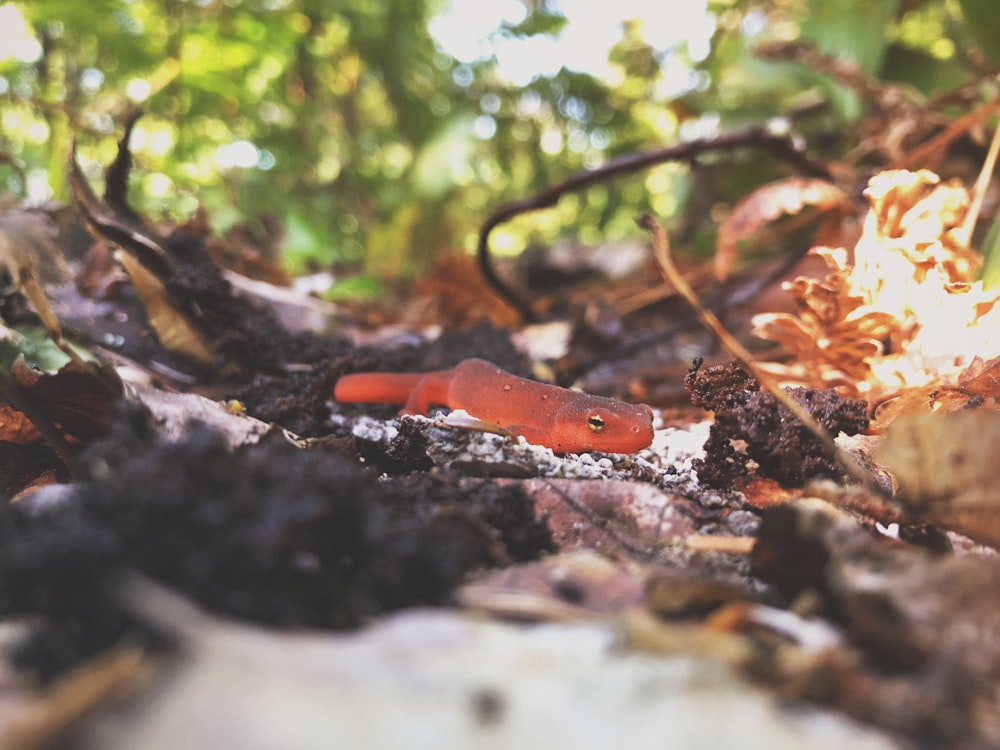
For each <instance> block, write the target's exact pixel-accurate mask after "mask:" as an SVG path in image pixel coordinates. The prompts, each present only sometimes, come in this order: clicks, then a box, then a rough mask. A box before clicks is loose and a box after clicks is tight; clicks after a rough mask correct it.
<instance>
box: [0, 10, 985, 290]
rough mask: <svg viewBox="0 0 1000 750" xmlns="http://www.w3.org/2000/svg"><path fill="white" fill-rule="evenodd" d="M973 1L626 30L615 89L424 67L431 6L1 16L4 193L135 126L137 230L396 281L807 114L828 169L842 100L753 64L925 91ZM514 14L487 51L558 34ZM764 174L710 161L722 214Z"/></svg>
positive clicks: (626, 198)
mask: <svg viewBox="0 0 1000 750" xmlns="http://www.w3.org/2000/svg"><path fill="white" fill-rule="evenodd" d="M976 4H978V5H979V6H982V5H984V3H982V2H979V3H973V1H972V0H962V1H961V2H958V0H925V1H922V2H921V1H919V0H810V1H809V2H807V1H806V0H771V1H767V0H761V1H760V2H750V1H749V0H712V1H711V2H709V10H710V11H711V13H712V14H713V17H714V20H715V31H714V34H713V35H712V37H711V45H710V47H709V48H708V49H707V50H705V51H704V52H703V53H702V52H699V53H698V54H694V55H693V54H692V51H691V49H690V48H689V47H688V45H685V44H684V43H681V44H678V45H676V46H675V47H672V48H670V49H666V50H657V49H653V48H652V47H651V46H650V45H649V44H648V43H647V42H646V40H645V37H644V28H643V25H642V24H641V23H638V22H635V23H627V24H625V25H624V27H623V28H622V34H621V41H620V42H619V43H618V44H617V45H616V46H615V47H614V48H613V49H612V50H611V53H610V63H611V70H612V75H611V77H610V79H608V80H603V79H599V78H596V77H594V76H592V75H590V74H587V73H583V72H579V71H575V70H572V69H569V68H566V67H563V68H562V69H561V70H559V71H558V72H557V73H555V74H554V75H551V76H543V77H536V78H535V79H534V80H532V81H531V82H530V83H528V84H527V85H523V86H516V85H513V84H512V83H510V82H509V81H506V80H505V79H504V78H503V77H501V75H500V74H499V72H498V68H497V64H496V61H495V60H494V59H491V58H489V57H486V58H484V59H482V60H479V61H476V62H472V63H463V62H460V61H458V60H456V59H454V58H452V57H450V56H449V55H447V54H445V53H444V52H442V51H441V49H439V48H438V47H437V46H436V44H435V41H434V39H433V38H432V36H431V34H430V33H429V31H428V22H429V21H430V20H431V19H432V18H433V17H434V16H435V14H437V13H441V12H444V11H446V10H447V2H446V0H337V2H324V0H301V1H299V2H295V1H294V0H180V1H178V0H93V1H92V2H86V3H83V2H80V0H34V1H33V2H14V3H7V4H5V5H0V15H2V18H0V21H10V19H11V18H13V17H14V16H13V15H11V14H12V12H13V11H17V14H18V15H19V16H22V17H23V18H24V19H25V20H26V22H27V24H28V26H29V31H28V37H27V38H26V39H21V40H20V42H19V44H21V45H22V47H23V50H22V51H21V52H20V53H18V52H17V51H15V50H13V49H11V50H8V51H7V52H6V53H5V51H4V50H3V49H0V139H2V140H0V156H5V157H7V158H8V159H12V160H14V161H15V162H16V163H18V164H20V165H23V168H24V169H23V171H22V170H19V169H13V168H9V167H7V166H4V164H3V163H0V186H3V185H5V186H6V188H7V189H8V190H9V191H11V192H14V193H20V194H22V195H24V194H27V193H28V192H31V193H34V194H36V195H37V194H38V193H39V189H38V188H39V186H40V185H41V186H46V185H47V186H48V189H49V191H50V194H51V195H53V196H54V197H57V198H65V197H66V190H65V187H64V178H65V164H66V159H67V154H68V151H69V147H70V139H71V137H72V136H74V135H75V136H76V137H77V139H78V141H79V143H80V148H81V155H82V159H83V160H84V162H85V165H86V166H88V168H89V171H90V173H91V175H92V176H93V177H94V178H95V179H99V175H100V165H101V164H106V163H107V162H108V161H109V160H110V159H111V158H112V155H113V152H114V143H115V138H116V135H117V133H119V132H120V129H119V128H120V123H121V122H122V120H123V119H124V117H125V115H126V113H127V112H128V111H129V110H130V108H132V107H134V106H142V107H143V108H144V110H145V111H146V112H147V113H148V114H147V115H146V116H145V117H144V118H143V119H142V120H141V121H140V123H139V125H138V127H137V128H136V130H135V133H134V135H133V138H132V142H131V145H132V148H133V150H134V152H135V154H136V162H137V164H136V169H135V172H134V174H133V181H134V185H133V193H132V195H133V200H134V202H135V203H136V205H137V207H138V208H139V209H140V210H142V211H145V212H148V213H152V214H153V215H164V214H165V215H168V216H170V217H172V218H174V219H178V220H179V219H184V218H186V217H188V216H190V215H191V214H192V213H193V212H194V211H195V210H196V209H197V208H198V207H201V208H203V209H205V210H206V211H207V212H208V215H209V216H210V218H211V219H212V221H213V223H214V224H215V226H216V227H217V228H220V229H224V228H225V227H227V226H229V225H231V224H234V223H237V222H241V223H248V224H250V225H251V226H253V224H254V222H255V221H257V220H259V218H260V217H262V216H265V215H266V216H269V217H275V218H277V219H279V220H280V221H281V222H282V223H283V226H284V227H285V230H286V237H285V253H286V254H285V259H286V261H287V263H288V266H289V268H290V269H291V270H292V271H293V272H301V271H303V270H305V269H308V268H317V267H319V268H322V267H327V266H329V265H331V264H338V263H349V264H356V265H357V266H359V267H361V268H363V269H364V270H365V271H366V272H367V273H369V274H371V275H373V276H391V275H399V274H403V275H405V274H412V273H414V272H417V271H419V270H421V269H422V268H424V267H425V266H426V264H427V263H428V262H429V261H430V260H431V259H433V257H434V256H435V255H436V254H438V253H441V252H443V251H446V250H449V249H454V248H466V249H469V248H471V247H472V246H473V244H474V238H475V232H476V229H477V227H478V225H479V224H480V223H481V222H482V220H483V219H484V218H485V217H486V216H487V215H488V214H489V213H490V211H491V210H492V208H494V207H496V206H498V205H500V204H501V203H503V202H504V201H507V200H510V199H513V198H518V197H523V196H526V195H528V194H530V193H532V192H533V191H535V190H537V189H539V188H541V187H543V186H545V185H546V184H549V183H551V182H553V181H556V180H559V179H562V178H564V177H566V176H568V175H569V174H571V173H573V172H574V171H577V170H580V169H583V168H586V167H592V166H595V165H597V164H600V163H602V162H604V161H606V160H608V159H610V158H613V157H614V156H616V155H619V154H622V153H626V152H629V151H634V150H639V149H644V148H653V147H661V146H663V145H666V144H669V143H672V142H675V141H677V140H678V139H681V138H689V137H695V136H702V135H711V134H713V133H715V132H718V131H719V130H720V129H726V128H731V127H738V126H741V125H746V124H750V123H753V124H760V123H762V122H765V121H768V120H769V119H770V118H774V117H780V116H784V115H786V114H788V113H789V112H793V111H796V110H797V108H800V107H801V104H802V102H804V101H813V100H819V101H822V102H825V103H826V106H824V107H821V108H819V109H818V110H817V114H815V115H813V116H811V117H809V118H805V119H800V120H797V121H796V123H795V125H796V127H797V128H799V129H801V130H802V131H803V132H804V134H805V135H806V137H807V139H808V140H809V142H810V143H811V144H822V145H823V148H824V149H826V155H829V156H837V155H838V149H844V150H846V149H847V148H849V147H850V146H851V145H853V143H852V142H851V141H850V139H849V138H845V137H844V132H845V128H847V127H849V124H850V122H852V121H853V120H854V119H856V118H857V117H858V116H859V101H858V100H857V98H856V97H855V96H854V95H853V94H851V93H850V92H847V91H846V90H844V89H843V88H842V87H840V86H839V85H838V84H836V83H834V82H832V81H831V80H830V79H829V77H827V76H824V75H822V74H820V73H817V72H815V71H809V70H807V69H804V68H803V67H802V66H799V65H795V64H793V63H776V62H771V61H765V60H761V59H758V58H756V57H754V56H753V54H752V49H753V47H754V46H755V45H756V44H758V43H760V42H762V41H769V40H775V39H779V40H788V39H796V38H803V39H809V40H811V41H813V42H814V43H815V44H816V45H817V47H819V48H820V49H821V50H824V51H828V52H831V53H835V54H837V55H838V56H842V57H849V58H851V59H854V60H855V61H856V62H858V64H859V65H860V66H861V68H862V69H863V70H864V71H865V72H866V73H868V74H870V75H871V76H873V77H879V76H888V77H891V78H893V79H895V80H902V81H904V82H906V83H907V84H910V85H911V86H912V87H913V88H914V90H916V91H920V92H924V93H931V92H934V91H936V90H940V89H941V88H942V87H943V86H946V85H949V86H950V85H954V84H955V83H956V82H959V81H961V80H962V79H963V77H964V76H965V75H966V72H965V71H966V69H967V68H966V65H965V62H966V61H965V58H964V57H963V55H962V53H963V51H965V50H967V49H969V47H970V46H971V41H972V38H971V36H970V34H969V33H968V31H967V30H966V28H965V26H964V25H963V23H962V10H963V8H971V7H972V6H973V5H976ZM527 5H528V8H529V10H530V12H529V13H528V14H527V15H526V17H525V19H524V20H523V21H522V22H520V23H518V24H515V25H510V26H508V27H506V28H501V29H499V30H498V31H497V34H501V35H507V36H514V37H531V36H535V35H558V34H559V33H560V32H561V30H562V29H563V27H564V25H565V22H566V18H565V17H564V16H563V14H561V13H560V12H559V10H558V6H557V5H555V4H553V3H551V2H545V0H536V1H535V2H528V3H527ZM695 5H697V3H695ZM679 12H685V11H679ZM3 14H6V15H3ZM0 25H2V24H0ZM8 26H9V24H8ZM32 43H34V44H35V45H36V49H35V52H37V54H36V55H34V56H32V54H31V45H32ZM25 45H26V46H25ZM19 49H21V47H19ZM25 50H26V51H25ZM988 52H995V51H994V50H988ZM779 171H780V165H775V164H772V163H770V162H769V160H768V159H767V157H766V156H765V155H762V154H746V155H739V156H734V155H726V169H725V171H724V173H722V174H719V175H717V181H716V182H717V184H716V185H714V188H716V189H717V190H718V191H719V192H718V195H717V196H716V195H714V194H713V195H712V196H711V198H710V200H712V201H715V200H723V199H727V198H728V199H735V198H737V197H739V196H740V195H742V194H744V193H745V192H746V191H748V190H749V189H750V188H752V187H753V186H755V185H757V184H760V183H762V182H766V181H767V180H768V179H773V178H774V177H775V176H777V174H779ZM703 187H704V186H703V185H699V184H697V183H695V182H694V181H693V180H692V179H691V177H690V175H689V173H688V170H687V168H686V167H685V166H684V165H676V164H673V165H665V166H663V167H660V168H657V169H654V170H651V171H650V172H648V173H645V174H641V175H633V176H629V177H622V178H619V179H617V180H615V181H614V182H613V183H611V184H609V185H601V186H596V187H592V188H589V189H587V190H585V191H583V192H582V193H580V194H579V195H573V196H568V197H567V198H565V199H563V200H562V201H561V202H560V204H559V205H558V206H557V207H556V208H555V209H553V210H550V211H546V212H541V213H539V214H537V215H534V216H532V217H528V218H525V219H519V220H518V221H516V222H514V223H512V224H511V225H510V226H509V227H504V228H503V231H500V232H497V233H496V235H495V236H494V244H495V246H496V247H497V248H498V249H499V250H501V251H504V250H507V251H511V252H514V251H517V250H519V249H520V248H522V247H523V246H524V245H525V244H526V243H528V242H548V241H551V240H552V239H553V238H554V237H555V236H556V235H557V234H558V233H559V232H561V231H573V232H574V233H576V234H577V235H578V236H580V237H581V239H582V240H584V241H589V242H596V241H598V240H600V239H604V238H617V237H621V236H623V235H625V234H629V233H632V232H634V231H636V230H635V229H634V227H633V224H632V217H633V216H635V215H636V214H637V213H640V212H644V211H652V212H654V213H656V214H660V215H670V214H678V213H680V212H682V211H683V210H684V209H685V208H686V207H692V206H694V207H700V208H704V209H706V211H704V212H703V214H704V215H708V214H709V213H710V211H709V210H708V209H711V205H708V206H705V205H703V204H704V202H705V201H706V196H705V195H704V194H703ZM29 189H30V190H29ZM699 202H701V203H699Z"/></svg>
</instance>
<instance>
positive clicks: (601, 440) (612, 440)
mask: <svg viewBox="0 0 1000 750" xmlns="http://www.w3.org/2000/svg"><path fill="white" fill-rule="evenodd" d="M552 442H553V443H554V445H552V446H550V447H551V448H552V449H553V450H555V451H558V452H563V453H580V452H583V451H604V452H606V453H635V452H636V451H640V450H642V449H643V448H646V447H647V446H649V444H650V443H652V442H653V410H652V409H650V408H649V407H648V406H646V404H627V403H625V402H624V401H615V400H614V399H610V398H601V397H598V396H588V397H583V396H582V394H581V398H579V399H574V400H573V402H572V403H567V404H566V405H564V406H563V408H562V409H560V410H559V413H558V414H557V415H556V420H555V424H554V425H553V426H552Z"/></svg>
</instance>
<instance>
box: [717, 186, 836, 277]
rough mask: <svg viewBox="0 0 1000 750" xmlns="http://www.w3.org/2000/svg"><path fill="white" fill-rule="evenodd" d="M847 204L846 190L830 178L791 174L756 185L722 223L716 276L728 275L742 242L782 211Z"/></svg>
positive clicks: (790, 211) (792, 212) (833, 209)
mask: <svg viewBox="0 0 1000 750" xmlns="http://www.w3.org/2000/svg"><path fill="white" fill-rule="evenodd" d="M848 205H849V204H848V200H847V196H846V195H845V194H844V191H843V190H841V189H840V188H839V187H837V186H836V185H834V184H833V183H831V182H828V181H827V180H820V179H817V178H812V177H789V178H787V179H784V180H778V181H777V182H772V183H769V184H767V185H764V186H762V187H759V188H757V189H756V190H754V191H753V192H752V193H750V194H749V195H747V196H745V197H743V198H741V199H740V200H739V201H737V203H736V205H735V206H733V210H732V211H731V212H730V214H729V216H728V217H726V220H725V221H724V222H723V223H722V226H720V227H719V234H718V239H717V240H716V245H715V273H716V276H717V277H718V278H719V279H725V278H727V277H728V276H729V272H730V270H731V269H732V266H733V263H734V262H735V261H736V257H737V254H738V247H739V244H740V243H741V242H743V241H745V240H747V239H749V238H750V237H751V236H753V235H754V234H755V233H757V232H758V231H759V230H760V229H761V227H763V226H764V225H765V224H769V223H771V222H773V221H776V220H777V219H779V218H780V217H781V216H782V215H795V214H799V213H801V212H802V210H803V209H804V208H806V207H808V206H811V207H813V208H817V209H819V210H820V211H824V212H828V211H838V212H840V211H844V210H846V209H847V207H848Z"/></svg>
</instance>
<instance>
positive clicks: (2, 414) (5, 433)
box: [0, 403, 42, 444]
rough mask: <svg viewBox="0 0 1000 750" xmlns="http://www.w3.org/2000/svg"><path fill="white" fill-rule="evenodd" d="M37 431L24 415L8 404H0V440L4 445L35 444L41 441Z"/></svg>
mask: <svg viewBox="0 0 1000 750" xmlns="http://www.w3.org/2000/svg"><path fill="white" fill-rule="evenodd" d="M41 437H42V436H41V435H40V434H39V432H38V429H37V428H36V427H35V425H33V424H32V423H31V420H30V419H28V418H27V417H26V416H24V414H23V413H22V412H20V411H18V410H17V409H15V408H14V407H13V406H11V405H10V404H4V403H0V440H2V441H4V442H5V443H17V444H24V443H35V442H37V441H39V440H40V439H41Z"/></svg>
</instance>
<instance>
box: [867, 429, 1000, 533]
mask: <svg viewBox="0 0 1000 750" xmlns="http://www.w3.org/2000/svg"><path fill="white" fill-rule="evenodd" d="M998 445H1000V412H997V411H993V410H986V409H975V410H966V411H958V412H953V413H948V414H939V413H934V412H924V413H913V414H906V415H903V416H901V417H899V418H898V419H897V420H896V421H895V422H893V423H892V425H890V427H889V429H888V430H887V432H886V435H885V438H884V440H883V441H882V446H881V449H880V451H879V456H880V460H881V461H882V462H883V464H884V465H885V468H886V469H887V470H888V471H889V472H890V473H891V474H892V475H893V478H894V479H895V482H896V485H897V487H898V493H897V494H898V497H899V501H900V502H901V503H902V504H903V505H904V506H905V507H906V509H907V510H908V511H909V512H911V513H913V514H914V515H916V516H918V517H920V518H922V519H924V520H928V521H933V522H935V523H938V524H939V525H941V526H944V527H946V528H949V529H953V530H955V531H959V532H961V533H963V534H965V535H966V536H968V537H970V538H971V539H974V540H975V541H978V542H981V543H983V544H989V545H991V546H998V545H1000V490H998V487H997V472H996V464H995V463H994V461H996V452H997V446H998Z"/></svg>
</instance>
